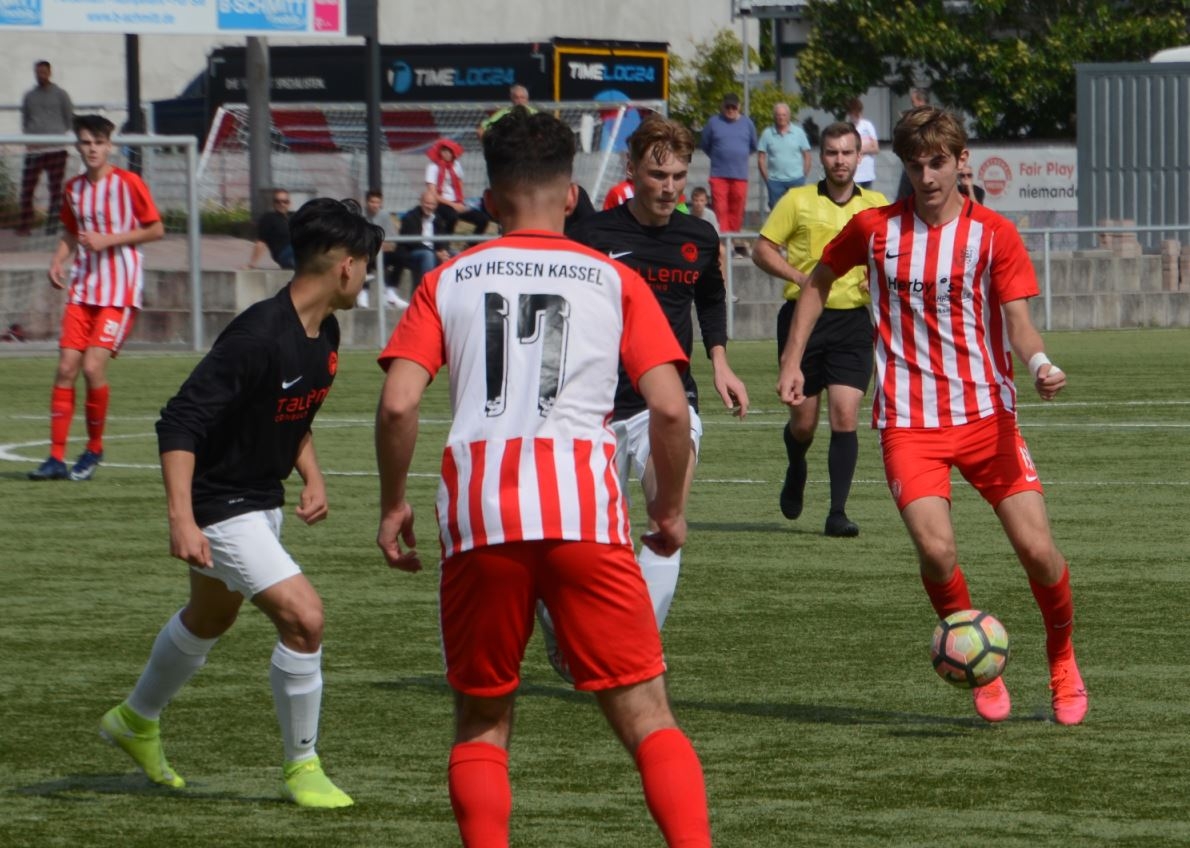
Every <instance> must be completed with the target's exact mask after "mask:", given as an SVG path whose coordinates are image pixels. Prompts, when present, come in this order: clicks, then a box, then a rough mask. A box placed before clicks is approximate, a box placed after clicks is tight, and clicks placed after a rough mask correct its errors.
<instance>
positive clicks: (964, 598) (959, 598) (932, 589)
mask: <svg viewBox="0 0 1190 848" xmlns="http://www.w3.org/2000/svg"><path fill="white" fill-rule="evenodd" d="M921 585H923V586H925V587H926V594H927V595H929V596H930V603H931V604H933V605H934V612H936V613H938V617H939V618H946V617H947V616H948V615H950V614H951V613H955V612H958V611H959V610H965V609H971V593H970V592H968V591H967V578H966V577H964V576H963V569H961V568H959V567H958V566H957V565H956V566H955V567H954V574H952V575H951V576H950V580H948V581H946V582H945V583H934V582H933V581H931V580H927V579H926V577H925V575H924V574H923V575H922V576H921Z"/></svg>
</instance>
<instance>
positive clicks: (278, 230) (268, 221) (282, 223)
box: [244, 188, 293, 270]
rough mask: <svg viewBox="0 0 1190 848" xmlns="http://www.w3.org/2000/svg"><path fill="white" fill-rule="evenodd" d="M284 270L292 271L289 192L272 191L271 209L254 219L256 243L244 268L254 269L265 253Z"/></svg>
mask: <svg viewBox="0 0 1190 848" xmlns="http://www.w3.org/2000/svg"><path fill="white" fill-rule="evenodd" d="M266 250H267V251H268V254H269V256H271V257H273V261H274V262H276V263H277V264H278V265H280V266H281V267H282V268H285V269H286V270H293V245H291V244H290V243H289V192H287V191H286V190H285V189H283V188H279V189H275V190H274V191H273V208H272V210H270V211H268V212H265V213H264V214H263V215H261V216H260V217H259V218H257V219H256V241H255V242H253V243H252V256H251V257H250V258H249V259H248V264H247V265H245V266H244V267H245V268H255V267H256V266H257V263H258V262H260V260H261V259H262V258H263V257H264V254H265V251H266Z"/></svg>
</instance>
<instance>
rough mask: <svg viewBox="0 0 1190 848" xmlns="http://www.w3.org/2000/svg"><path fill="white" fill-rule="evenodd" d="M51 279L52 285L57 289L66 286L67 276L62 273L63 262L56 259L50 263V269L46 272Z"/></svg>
mask: <svg viewBox="0 0 1190 848" xmlns="http://www.w3.org/2000/svg"><path fill="white" fill-rule="evenodd" d="M46 276H47V277H49V279H50V285H51V286H53V287H54V288H56V289H64V288H66V276H65V274H63V273H62V263H61V262H59V261H57V260H54V261H53V262H51V263H50V270H49V272H47V274H46Z"/></svg>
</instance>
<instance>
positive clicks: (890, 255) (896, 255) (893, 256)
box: [884, 250, 906, 259]
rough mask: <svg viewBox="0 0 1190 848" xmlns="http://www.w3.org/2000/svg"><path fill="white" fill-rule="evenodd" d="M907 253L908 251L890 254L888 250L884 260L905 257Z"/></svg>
mask: <svg viewBox="0 0 1190 848" xmlns="http://www.w3.org/2000/svg"><path fill="white" fill-rule="evenodd" d="M905 253H906V251H904V250H902V251H901V252H900V253H889V252H888V251H887V250H886V251H885V252H884V258H885V259H896V258H897V257H898V256H904V255H905Z"/></svg>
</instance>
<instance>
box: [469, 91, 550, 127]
mask: <svg viewBox="0 0 1190 848" xmlns="http://www.w3.org/2000/svg"><path fill="white" fill-rule="evenodd" d="M517 106H521V107H524V109H525V111H526V112H528V113H529V114H530V115H532V114H533V113H534V112H536V111H537V110H536V109H534V108H533V107H532V106H530V105H529V89H527V88H525V87H524V86H523V85H520V84H519V83H518V84H516V85H513V86H510V87H509V89H508V105H507V106H504V107H503V108H500V109H497V110H496V111H495V112H493V113H492V114H490V115H488V116H487V117H486V118H484V119H483V121H481V122H480V124H479V130H478V133H479V138H480V140H483V134H484V133H486V132H487V131H488V130H489V129H491V128H492V124H494V123H496V121H498V120H500V119H501V118H503V117H504V116H505V115H507V114H508V113H509V112H511V111H512V110H513V109H515V108H516V107H517Z"/></svg>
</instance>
